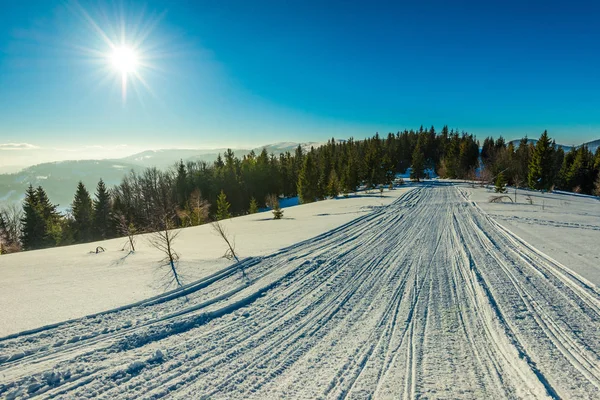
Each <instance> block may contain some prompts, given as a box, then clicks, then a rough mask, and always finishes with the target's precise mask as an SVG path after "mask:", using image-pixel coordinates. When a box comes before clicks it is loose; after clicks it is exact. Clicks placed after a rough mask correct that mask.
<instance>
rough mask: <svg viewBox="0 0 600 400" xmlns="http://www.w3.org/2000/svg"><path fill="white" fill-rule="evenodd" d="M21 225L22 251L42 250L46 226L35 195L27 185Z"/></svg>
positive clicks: (31, 187)
mask: <svg viewBox="0 0 600 400" xmlns="http://www.w3.org/2000/svg"><path fill="white" fill-rule="evenodd" d="M21 223H22V232H21V243H23V249H24V250H34V249H39V248H42V247H43V239H44V235H45V233H46V224H45V223H44V218H43V217H42V215H41V213H40V212H39V206H38V197H37V193H36V191H35V190H34V189H33V186H31V185H29V187H28V188H27V192H25V201H24V203H23V219H22V220H21Z"/></svg>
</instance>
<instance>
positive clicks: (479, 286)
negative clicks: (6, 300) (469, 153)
mask: <svg viewBox="0 0 600 400" xmlns="http://www.w3.org/2000/svg"><path fill="white" fill-rule="evenodd" d="M599 333H600V291H599V290H598V288H597V287H596V286H595V285H594V284H592V283H591V282H590V281H588V280H587V279H585V278H584V277H582V276H581V275H579V274H577V273H576V272H573V270H572V269H570V268H567V267H566V266H565V265H563V264H561V263H559V262H558V261H555V260H554V259H553V258H550V257H549V256H547V255H545V254H544V253H542V252H540V251H538V250H536V249H535V248H534V247H532V246H531V245H530V244H528V243H527V242H525V241H524V240H523V239H521V238H520V237H519V236H516V235H515V234H513V233H512V232H511V231H510V230H508V229H506V228H505V227H503V226H502V225H500V224H499V223H498V222H496V221H495V220H494V219H492V218H491V217H490V215H489V214H488V213H486V212H485V211H484V210H483V209H482V208H481V207H480V205H478V204H477V203H475V202H473V201H472V200H471V192H470V191H469V189H468V188H466V187H458V186H454V185H452V184H427V185H423V186H421V187H419V188H416V189H413V190H410V191H408V192H406V193H405V194H403V196H402V197H401V198H399V199H398V200H396V201H394V202H392V203H391V204H389V205H387V206H384V207H378V208H375V209H373V210H372V211H371V212H370V213H368V214H364V215H362V216H359V217H358V218H355V219H353V220H352V221H350V222H348V223H346V224H343V225H341V226H339V227H337V228H335V229H332V230H330V231H328V232H325V233H323V234H321V235H319V236H317V237H315V238H311V239H308V240H305V241H302V242H299V243H296V244H293V245H291V246H289V247H287V248H284V249H281V250H278V251H274V252H272V253H270V254H268V255H262V256H255V257H249V258H247V259H245V260H243V261H242V262H241V263H239V264H234V265H231V266H229V267H226V268H223V269H220V270H217V271H215V272H214V273H213V274H211V275H208V276H205V277H204V278H202V279H199V280H197V281H195V282H194V283H191V284H190V285H188V286H186V287H184V288H183V289H181V290H177V291H172V292H168V293H166V294H164V295H162V296H157V297H154V298H152V299H149V300H147V301H143V302H141V303H138V304H132V305H130V306H127V307H123V308H121V309H119V310H114V311H112V312H108V313H104V314H100V315H96V316H93V317H88V318H82V319H78V320H74V321H69V322H65V323H61V324H57V325H56V326H53V327H48V328H46V329H43V330H40V331H37V332H29V333H22V334H16V335H13V336H11V337H8V338H4V339H1V340H0V397H7V398H21V397H30V396H31V397H33V396H40V397H44V398H46V397H47V398H53V397H56V398H88V397H97V398H152V399H156V398H161V397H168V398H183V399H188V398H240V399H246V398H257V399H265V398H273V399H277V398H371V397H373V398H399V397H400V398H453V399H454V398H486V399H488V398H494V399H496V398H583V399H590V398H598V397H599V396H600V391H599V388H600V358H599V354H600V334H599Z"/></svg>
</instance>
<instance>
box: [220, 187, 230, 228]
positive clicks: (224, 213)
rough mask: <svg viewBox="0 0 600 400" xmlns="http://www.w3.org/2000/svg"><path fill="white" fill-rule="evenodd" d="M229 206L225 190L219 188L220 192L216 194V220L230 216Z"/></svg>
mask: <svg viewBox="0 0 600 400" xmlns="http://www.w3.org/2000/svg"><path fill="white" fill-rule="evenodd" d="M230 206H231V205H230V204H229V202H228V201H227V196H226V195H225V192H223V191H222V190H221V193H219V196H217V221H220V220H222V219H227V218H231V214H230V213H229V207H230Z"/></svg>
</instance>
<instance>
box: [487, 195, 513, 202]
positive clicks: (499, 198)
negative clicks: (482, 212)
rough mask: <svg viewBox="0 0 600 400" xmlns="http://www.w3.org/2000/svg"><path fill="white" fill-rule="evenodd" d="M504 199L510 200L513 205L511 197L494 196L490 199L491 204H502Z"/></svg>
mask: <svg viewBox="0 0 600 400" xmlns="http://www.w3.org/2000/svg"><path fill="white" fill-rule="evenodd" d="M504 199H508V200H510V202H511V203H513V199H512V198H511V197H510V196H506V195H503V196H492V197H490V200H489V202H490V203H502V201H503V200H504Z"/></svg>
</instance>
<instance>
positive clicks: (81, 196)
mask: <svg viewBox="0 0 600 400" xmlns="http://www.w3.org/2000/svg"><path fill="white" fill-rule="evenodd" d="M71 207H72V210H73V234H74V238H75V240H76V241H77V242H80V243H82V242H90V241H91V240H92V238H93V233H92V228H93V221H94V216H93V208H92V199H91V197H90V193H89V192H88V191H87V189H86V188H85V185H84V184H83V182H81V181H80V182H79V184H78V185H77V190H76V192H75V198H74V199H73V203H72V204H71Z"/></svg>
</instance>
